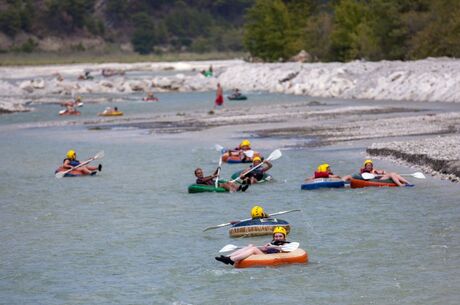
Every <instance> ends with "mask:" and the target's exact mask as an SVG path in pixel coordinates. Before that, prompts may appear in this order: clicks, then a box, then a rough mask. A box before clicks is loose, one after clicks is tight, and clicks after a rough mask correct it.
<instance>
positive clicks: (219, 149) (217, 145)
mask: <svg viewBox="0 0 460 305" xmlns="http://www.w3.org/2000/svg"><path fill="white" fill-rule="evenodd" d="M214 148H215V149H216V150H217V151H218V152H222V150H223V149H224V147H223V146H222V145H219V144H216V145H214Z"/></svg>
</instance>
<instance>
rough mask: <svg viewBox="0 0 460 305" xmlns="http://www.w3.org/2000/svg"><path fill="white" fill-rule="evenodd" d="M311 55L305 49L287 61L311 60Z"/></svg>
mask: <svg viewBox="0 0 460 305" xmlns="http://www.w3.org/2000/svg"><path fill="white" fill-rule="evenodd" d="M312 60H313V57H312V56H311V55H310V54H309V53H308V52H307V51H305V50H302V51H300V52H299V54H297V55H295V56H292V57H291V58H290V59H289V61H292V62H312Z"/></svg>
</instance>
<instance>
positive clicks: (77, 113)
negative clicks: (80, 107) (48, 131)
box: [59, 110, 81, 115]
mask: <svg viewBox="0 0 460 305" xmlns="http://www.w3.org/2000/svg"><path fill="white" fill-rule="evenodd" d="M80 114H81V113H80V111H66V110H61V111H59V115H80Z"/></svg>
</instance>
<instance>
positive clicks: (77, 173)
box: [54, 166, 97, 177]
mask: <svg viewBox="0 0 460 305" xmlns="http://www.w3.org/2000/svg"><path fill="white" fill-rule="evenodd" d="M65 171H67V169H66V168H64V167H62V166H60V167H59V168H58V169H57V170H56V171H54V173H55V174H57V173H58V172H65ZM96 173H97V171H94V172H92V173H91V174H84V173H82V172H81V171H80V170H78V169H76V170H73V171H70V172H68V173H67V174H65V175H64V177H80V176H94V175H96Z"/></svg>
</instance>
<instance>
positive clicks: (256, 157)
mask: <svg viewBox="0 0 460 305" xmlns="http://www.w3.org/2000/svg"><path fill="white" fill-rule="evenodd" d="M256 161H260V162H262V159H261V158H260V157H259V156H255V157H254V158H252V162H253V163H254V162H256Z"/></svg>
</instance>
